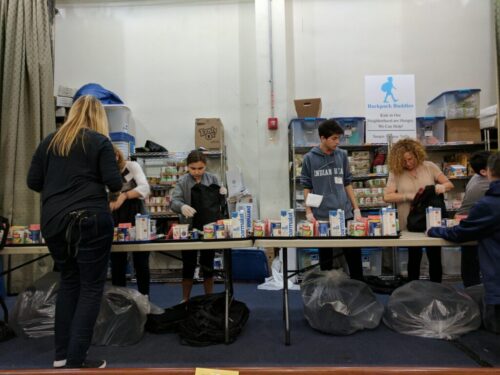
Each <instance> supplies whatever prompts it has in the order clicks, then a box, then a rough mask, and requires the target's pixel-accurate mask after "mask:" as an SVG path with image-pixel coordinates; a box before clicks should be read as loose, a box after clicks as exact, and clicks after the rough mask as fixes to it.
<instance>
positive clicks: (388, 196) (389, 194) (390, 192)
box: [384, 173, 415, 203]
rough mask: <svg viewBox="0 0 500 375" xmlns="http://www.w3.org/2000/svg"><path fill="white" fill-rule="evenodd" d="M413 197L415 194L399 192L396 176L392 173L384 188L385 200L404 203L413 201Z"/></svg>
mask: <svg viewBox="0 0 500 375" xmlns="http://www.w3.org/2000/svg"><path fill="white" fill-rule="evenodd" d="M413 198H415V194H412V193H398V191H397V189H396V181H395V177H394V175H393V174H392V173H390V174H389V179H388V180H387V185H386V187H385V189H384V201H385V202H387V203H402V202H411V201H412V200H413Z"/></svg>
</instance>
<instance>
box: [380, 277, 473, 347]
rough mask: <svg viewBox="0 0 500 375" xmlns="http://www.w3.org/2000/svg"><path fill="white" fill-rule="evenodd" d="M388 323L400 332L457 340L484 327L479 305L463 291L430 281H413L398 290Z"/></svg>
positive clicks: (388, 311) (386, 318)
mask: <svg viewBox="0 0 500 375" xmlns="http://www.w3.org/2000/svg"><path fill="white" fill-rule="evenodd" d="M384 323H385V324H386V325H387V326H388V327H389V328H391V329H393V330H395V331H396V332H399V333H404V334H407V335H412V336H420V337H430V338H438V339H448V340H451V339H454V338H457V337H459V336H460V335H463V334H465V333H467V332H471V331H474V330H476V329H478V328H479V327H480V326H481V314H480V312H479V306H478V305H477V303H476V302H474V301H473V300H472V298H470V297H469V296H468V295H467V294H466V293H464V292H463V291H457V290H456V289H454V288H453V287H451V286H448V285H443V284H438V283H433V282H430V281H412V282H410V283H408V284H406V285H404V286H402V287H400V288H398V289H396V290H395V291H394V293H392V295H391V297H390V298H389V302H388V304H387V309H386V312H385V314H384Z"/></svg>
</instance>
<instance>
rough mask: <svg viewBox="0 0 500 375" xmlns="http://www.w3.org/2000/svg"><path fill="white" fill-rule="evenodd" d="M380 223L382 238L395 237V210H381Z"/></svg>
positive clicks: (396, 232) (396, 231)
mask: <svg viewBox="0 0 500 375" xmlns="http://www.w3.org/2000/svg"><path fill="white" fill-rule="evenodd" d="M381 222H382V235H383V236H396V235H397V234H398V230H397V223H396V209H395V208H388V207H384V208H382V211H381Z"/></svg>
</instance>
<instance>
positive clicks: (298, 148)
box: [292, 143, 387, 154]
mask: <svg viewBox="0 0 500 375" xmlns="http://www.w3.org/2000/svg"><path fill="white" fill-rule="evenodd" d="M313 147H315V145H313V146H292V148H293V149H294V151H295V153H298V154H305V153H307V152H309V151H311V149H312V148H313ZM378 147H387V144H385V143H367V144H364V145H338V148H340V149H342V150H347V151H360V150H371V149H374V148H378Z"/></svg>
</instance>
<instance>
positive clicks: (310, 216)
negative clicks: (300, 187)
mask: <svg viewBox="0 0 500 375" xmlns="http://www.w3.org/2000/svg"><path fill="white" fill-rule="evenodd" d="M311 191H312V190H311V189H307V188H304V202H306V201H307V196H308V195H309V193H311ZM304 206H305V208H306V219H307V220H309V221H313V220H314V214H313V211H312V208H311V207H309V206H306V205H305V203H304Z"/></svg>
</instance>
